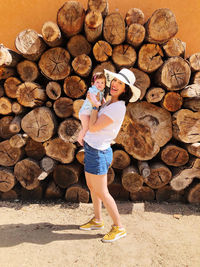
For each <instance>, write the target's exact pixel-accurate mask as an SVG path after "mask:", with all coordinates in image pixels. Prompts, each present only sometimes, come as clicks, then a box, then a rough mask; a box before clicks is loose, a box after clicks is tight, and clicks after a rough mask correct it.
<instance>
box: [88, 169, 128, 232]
mask: <svg viewBox="0 0 200 267" xmlns="http://www.w3.org/2000/svg"><path fill="white" fill-rule="evenodd" d="M85 174H86V179H88V180H89V183H90V187H91V188H92V192H93V193H94V194H95V196H98V197H99V198H100V199H101V200H102V201H103V204H104V206H105V208H106V209H107V211H108V213H109V215H110V216H111V218H112V220H113V223H114V225H116V226H119V227H123V226H122V224H121V221H120V215H119V211H118V208H117V205H116V203H115V200H114V199H113V197H112V196H111V195H110V193H109V191H108V187H107V174H105V175H95V174H91V173H87V172H86V173H85ZM93 205H94V206H96V207H94V209H95V208H96V209H97V205H98V204H97V203H93Z"/></svg>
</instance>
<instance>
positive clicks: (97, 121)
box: [89, 109, 113, 132]
mask: <svg viewBox="0 0 200 267" xmlns="http://www.w3.org/2000/svg"><path fill="white" fill-rule="evenodd" d="M97 115H98V110H96V109H93V110H92V112H91V115H90V121H89V131H90V132H97V131H99V130H101V129H103V128H105V127H107V126H108V125H110V124H112V123H113V120H112V119H111V118H110V117H108V116H106V115H104V114H102V115H101V116H100V117H99V118H98V116H97Z"/></svg>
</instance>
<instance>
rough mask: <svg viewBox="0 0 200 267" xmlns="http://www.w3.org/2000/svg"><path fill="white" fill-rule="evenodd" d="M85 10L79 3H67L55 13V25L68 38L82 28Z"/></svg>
mask: <svg viewBox="0 0 200 267" xmlns="http://www.w3.org/2000/svg"><path fill="white" fill-rule="evenodd" d="M84 19H85V10H84V9H83V6H82V4H81V3H80V2H77V1H68V2H66V3H64V5H63V6H62V7H61V8H60V9H59V10H58V12H57V23H58V26H59V27H60V28H61V30H62V32H63V33H64V34H65V35H66V36H67V37H68V38H69V37H71V36H73V35H75V34H77V33H79V32H81V30H82V28H83V23H84Z"/></svg>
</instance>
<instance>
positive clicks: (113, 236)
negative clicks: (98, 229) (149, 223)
mask: <svg viewBox="0 0 200 267" xmlns="http://www.w3.org/2000/svg"><path fill="white" fill-rule="evenodd" d="M124 236H126V230H125V229H124V228H120V227H119V226H114V225H113V226H112V228H111V230H110V232H109V233H107V234H106V235H104V237H103V238H102V239H101V241H102V242H114V241H116V240H118V239H120V238H122V237H124Z"/></svg>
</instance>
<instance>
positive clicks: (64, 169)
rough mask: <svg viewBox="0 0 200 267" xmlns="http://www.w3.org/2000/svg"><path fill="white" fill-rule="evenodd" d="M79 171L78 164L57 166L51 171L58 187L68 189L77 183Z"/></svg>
mask: <svg viewBox="0 0 200 267" xmlns="http://www.w3.org/2000/svg"><path fill="white" fill-rule="evenodd" d="M81 171H82V167H81V165H80V164H75V163H71V164H68V165H61V164H59V165H57V166H56V168H55V169H54V171H53V179H54V181H55V183H56V184H57V185H59V187H61V188H68V187H69V186H70V185H72V184H76V183H78V181H79V177H80V174H81Z"/></svg>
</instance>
